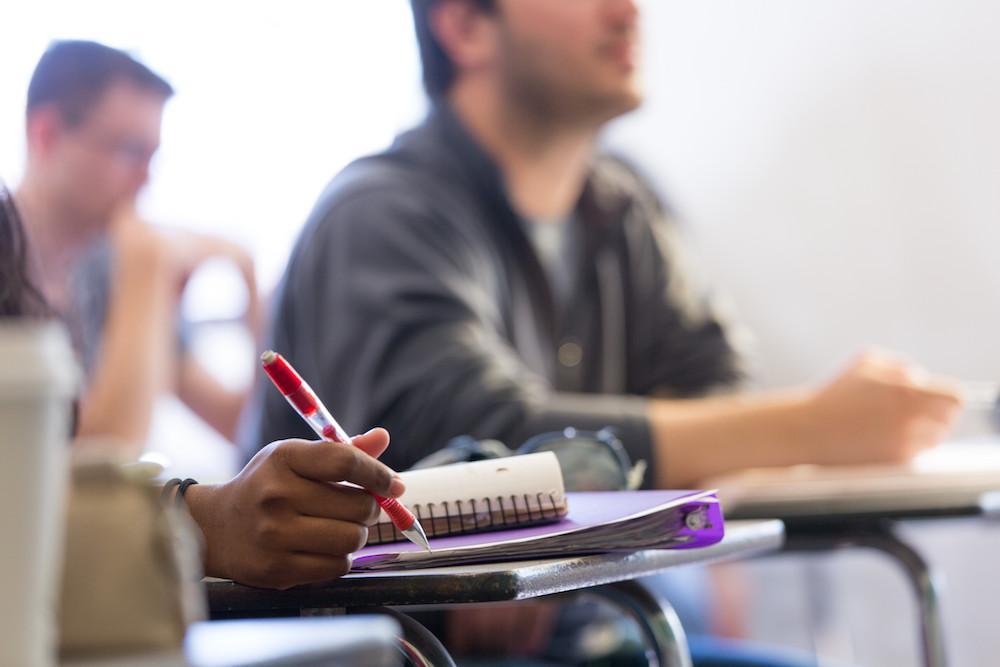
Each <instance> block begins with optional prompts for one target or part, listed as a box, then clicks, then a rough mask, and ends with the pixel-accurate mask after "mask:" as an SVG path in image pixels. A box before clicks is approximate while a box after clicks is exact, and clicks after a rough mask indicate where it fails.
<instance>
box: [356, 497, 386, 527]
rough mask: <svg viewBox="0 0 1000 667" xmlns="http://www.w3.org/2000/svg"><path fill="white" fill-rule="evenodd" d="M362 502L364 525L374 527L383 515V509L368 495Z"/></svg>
mask: <svg viewBox="0 0 1000 667" xmlns="http://www.w3.org/2000/svg"><path fill="white" fill-rule="evenodd" d="M361 500H362V502H363V503H364V512H365V514H364V520H363V521H362V523H364V524H365V525H367V526H372V525H374V524H375V522H376V521H378V517H379V515H380V514H381V513H382V508H381V507H379V506H378V503H377V502H375V499H374V498H373V497H371V496H370V495H368V494H367V493H366V494H365V495H364V496H363V497H362V499H361Z"/></svg>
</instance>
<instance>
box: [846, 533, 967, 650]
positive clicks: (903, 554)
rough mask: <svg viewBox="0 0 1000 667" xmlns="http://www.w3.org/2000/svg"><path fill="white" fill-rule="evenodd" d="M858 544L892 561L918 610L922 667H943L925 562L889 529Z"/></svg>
mask: <svg viewBox="0 0 1000 667" xmlns="http://www.w3.org/2000/svg"><path fill="white" fill-rule="evenodd" d="M859 544H862V545H864V546H867V547H870V548H872V549H878V550H879V551H881V552H883V553H886V554H888V555H889V556H891V557H892V558H895V559H896V562H898V563H899V564H900V565H901V566H902V567H903V571H904V572H905V573H906V577H907V578H908V579H909V580H910V583H912V584H913V590H914V593H916V596H917V606H918V607H919V610H920V639H921V647H922V649H923V659H924V665H925V667H945V666H946V665H947V664H948V660H947V658H946V656H945V649H944V626H943V625H942V623H941V605H940V597H939V596H938V588H939V587H938V586H937V585H936V582H935V576H934V573H933V572H932V571H931V569H930V566H929V565H928V564H927V561H925V560H924V559H923V557H921V555H920V554H919V553H917V552H916V550H914V549H913V547H911V546H910V545H909V544H907V543H906V542H903V541H902V540H901V539H899V537H898V536H897V535H896V534H895V533H893V532H892V531H891V530H888V529H887V530H885V531H883V532H881V534H879V533H874V534H871V535H866V536H865V537H864V538H863V539H862V540H861V541H860V542H859Z"/></svg>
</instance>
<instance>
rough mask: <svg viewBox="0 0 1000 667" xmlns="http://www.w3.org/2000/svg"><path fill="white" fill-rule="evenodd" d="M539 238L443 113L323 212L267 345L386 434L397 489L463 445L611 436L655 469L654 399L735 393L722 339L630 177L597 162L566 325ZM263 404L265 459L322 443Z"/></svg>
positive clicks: (348, 414)
mask: <svg viewBox="0 0 1000 667" xmlns="http://www.w3.org/2000/svg"><path fill="white" fill-rule="evenodd" d="M525 224H528V223H526V222H525V221H524V220H522V219H520V218H519V216H518V215H517V214H516V213H515V212H514V211H513V210H512V208H511V205H510V203H509V201H508V198H507V196H506V194H505V190H504V186H503V182H502V179H501V175H500V173H499V171H498V169H497V167H496V166H495V164H494V163H493V162H492V160H491V159H490V158H489V157H488V156H487V154H486V153H485V152H484V151H483V150H482V149H481V148H480V147H479V146H478V145H477V144H476V143H475V141H474V140H473V139H472V137H471V136H470V135H469V134H468V133H467V132H466V130H465V129H464V128H463V127H462V126H461V124H460V123H459V121H458V119H457V118H456V117H455V115H454V114H453V113H452V112H451V110H450V109H448V108H447V107H445V106H440V107H437V108H435V109H434V110H433V111H432V112H431V114H430V115H429V117H428V119H427V120H426V121H425V122H424V123H423V124H422V125H421V126H419V127H418V128H416V129H414V130H411V131H410V132H408V133H405V134H403V135H401V136H400V137H399V138H398V139H397V140H396V142H395V143H394V144H393V146H392V147H391V148H390V149H389V150H388V151H386V152H384V153H381V154H379V155H375V156H372V157H368V158H364V159H361V160H359V161H357V162H355V163H353V164H351V165H350V166H348V167H347V168H346V169H345V170H344V171H343V172H341V173H340V174H339V175H338V176H337V177H336V178H335V179H334V180H333V182H332V183H331V184H330V185H329V186H328V188H327V189H326V191H325V192H324V193H323V195H322V196H321V198H320V200H319V202H318V204H317V206H316V208H315V209H314V211H313V213H312V215H311V217H310V220H309V222H308V224H307V225H306V227H305V229H304V231H303V233H302V236H301V238H300V239H299V241H298V244H297V246H296V248H295V250H294V252H293V254H292V257H291V261H290V264H289V266H288V269H287V272H286V274H285V277H284V279H283V281H282V284H281V287H280V290H279V294H278V300H277V306H276V310H275V312H274V318H275V319H274V328H273V331H272V340H271V345H273V346H274V348H275V349H276V350H277V351H279V352H281V353H282V354H284V355H286V356H287V357H288V358H289V360H290V361H291V362H292V363H293V364H294V365H295V366H296V367H297V368H298V369H299V371H300V372H301V373H302V375H303V376H304V377H305V379H306V381H307V382H309V383H310V384H311V385H312V386H313V388H314V389H315V390H316V391H317V393H318V394H319V395H320V397H321V398H322V399H323V401H324V402H326V403H327V405H328V407H329V408H330V410H331V412H332V413H333V414H334V415H335V416H336V417H337V418H338V419H339V420H340V421H341V422H342V424H343V426H344V427H345V428H346V429H348V431H349V432H352V433H359V432H362V431H364V430H366V429H368V428H370V427H372V426H376V425H380V426H385V427H386V428H388V429H389V431H390V433H391V434H392V444H391V445H390V447H389V450H388V452H387V453H386V455H385V456H384V457H383V460H384V461H385V462H386V463H388V464H389V465H390V466H393V467H395V468H397V469H405V468H406V467H408V466H409V465H411V464H412V463H413V462H415V461H416V460H418V459H419V458H421V457H423V456H424V455H426V454H428V453H429V452H431V451H433V450H435V449H437V448H439V447H441V446H443V445H444V444H445V443H446V442H447V441H448V440H449V439H450V438H452V437H454V436H457V435H461V434H470V435H473V436H475V437H478V438H495V439H498V440H501V441H504V442H506V443H508V444H510V445H511V446H516V445H518V444H519V443H520V442H521V441H523V440H524V439H526V438H528V437H530V436H532V435H534V434H537V433H540V432H544V431H549V430H560V429H562V428H563V427H565V426H575V427H577V428H580V429H597V428H600V427H603V426H609V425H610V426H613V427H616V428H617V430H618V433H619V435H620V437H621V439H622V441H623V442H624V443H625V445H626V447H627V449H628V450H629V453H630V455H631V456H632V458H633V460H636V459H640V458H641V459H646V460H647V461H648V462H649V463H650V465H652V464H653V461H652V459H653V454H652V452H651V442H650V433H649V426H648V424H647V419H646V400H647V399H646V398H645V397H647V396H650V395H654V394H664V393H666V394H670V395H674V396H693V395H697V394H701V393H704V392H707V391H710V390H712V389H715V388H717V387H718V386H719V385H725V384H729V383H732V382H735V381H736V380H738V378H739V377H740V370H739V365H738V360H737V355H736V354H735V353H734V351H733V347H732V346H731V345H730V343H729V341H728V339H727V336H726V335H725V331H724V329H723V327H722V325H721V324H720V321H719V319H718V318H717V317H716V316H714V315H713V313H712V312H710V309H709V308H708V305H707V302H706V301H705V299H704V298H702V296H701V295H696V294H694V293H693V292H692V291H691V290H690V289H689V288H688V287H686V286H685V284H684V283H685V277H684V276H683V275H682V273H681V270H680V268H679V266H678V264H677V261H676V258H675V257H674V251H675V247H674V246H675V244H674V242H673V241H672V234H673V231H672V230H671V227H670V224H669V223H668V221H667V216H666V215H665V214H664V211H663V209H662V208H661V206H660V204H659V202H658V201H657V199H656V197H655V196H654V195H653V194H652V192H651V191H650V190H649V188H647V187H646V186H645V185H644V184H643V183H642V182H641V181H640V179H639V178H638V177H637V175H636V174H635V173H634V172H632V171H631V170H629V169H628V168H627V167H625V166H624V165H623V164H622V163H620V162H617V161H614V160H611V159H608V158H599V159H597V160H595V163H594V165H593V168H592V170H591V173H590V176H589V179H588V182H587V185H586V188H585V191H584V193H583V195H582V196H581V198H580V202H579V205H578V207H577V210H576V214H575V215H574V218H573V225H574V227H575V234H576V238H578V239H579V242H578V243H577V248H578V252H577V253H576V258H577V266H576V267H575V289H574V290H572V293H571V297H570V298H569V300H568V302H567V303H565V304H561V306H562V307H560V308H556V305H555V304H554V302H553V295H552V291H551V289H550V287H549V283H548V278H547V274H546V273H545V271H544V269H543V267H542V266H541V264H540V262H539V258H538V256H537V254H536V252H535V249H534V246H533V245H532V243H531V240H530V239H529V237H528V236H527V234H526V228H525ZM258 384H259V386H258V387H257V392H256V396H255V403H254V405H253V406H252V409H251V410H249V411H248V414H249V415H251V417H252V419H251V423H250V427H251V428H249V429H247V430H246V434H247V436H248V437H247V438H245V440H246V442H247V443H248V445H249V447H250V450H251V451H256V449H257V448H259V447H260V446H261V445H263V444H266V443H267V442H269V441H271V440H275V439H281V438H287V437H293V436H303V437H305V436H310V435H311V434H310V433H309V431H308V429H307V428H306V427H305V425H304V424H303V423H302V422H301V421H300V420H299V418H298V417H297V416H296V415H295V414H294V413H293V412H292V410H291V408H290V407H289V406H288V405H286V403H285V401H284V400H283V399H282V397H281V396H280V395H279V394H278V393H277V392H276V391H274V389H273V388H271V387H268V386H266V385H265V383H263V382H261V383H258Z"/></svg>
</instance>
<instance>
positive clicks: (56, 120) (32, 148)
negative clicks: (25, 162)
mask: <svg viewBox="0 0 1000 667" xmlns="http://www.w3.org/2000/svg"><path fill="white" fill-rule="evenodd" d="M64 129H65V123H64V122H63V119H62V117H61V116H60V115H59V112H58V111H57V110H56V108H55V107H53V106H43V107H40V108H38V109H34V110H32V111H31V113H29V114H28V118H27V123H26V137H27V143H28V151H29V152H31V153H34V154H37V155H47V154H49V153H51V152H52V149H53V147H54V146H55V144H56V142H57V141H58V140H59V137H60V135H61V134H62V133H63V131H64Z"/></svg>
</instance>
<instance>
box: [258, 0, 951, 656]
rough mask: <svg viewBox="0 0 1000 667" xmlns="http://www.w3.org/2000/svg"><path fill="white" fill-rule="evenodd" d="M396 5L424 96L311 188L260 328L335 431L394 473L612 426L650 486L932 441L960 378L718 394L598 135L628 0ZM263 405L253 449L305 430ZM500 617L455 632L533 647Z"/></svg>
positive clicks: (713, 338)
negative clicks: (388, 137)
mask: <svg viewBox="0 0 1000 667" xmlns="http://www.w3.org/2000/svg"><path fill="white" fill-rule="evenodd" d="M412 6H413V13H414V19H415V25H416V33H417V38H418V41H419V45H420V53H421V58H422V64H423V76H424V84H425V88H426V90H427V93H428V96H429V97H430V99H431V102H432V110H431V112H430V114H429V116H428V118H427V119H426V121H425V122H424V123H423V124H422V125H420V126H419V127H417V128H416V129H414V130H412V131H410V132H408V133H406V134H404V135H402V136H400V137H399V138H398V139H397V140H396V142H395V143H394V144H393V146H392V147H391V148H389V149H388V150H387V151H385V152H384V153H381V154H379V155H376V156H373V157H369V158H366V159H362V160H359V161H357V162H355V163H354V164H352V165H350V166H349V167H347V168H346V169H345V170H344V171H343V172H342V173H341V174H340V175H339V176H337V178H335V179H334V181H333V182H332V183H331V184H330V186H329V187H328V189H327V190H326V191H325V192H324V194H323V195H322V196H321V198H320V201H319V203H318V204H317V206H316V207H315V209H314V211H313V213H312V215H311V217H310V220H309V221H308V223H307V226H306V228H305V230H304V231H303V233H302V236H301V238H300V239H299V242H298V244H297V246H296V249H295V251H294V253H293V255H292V258H291V261H290V265H289V267H288V270H287V272H286V274H285V277H284V280H283V283H282V285H281V287H280V288H279V296H278V302H277V307H276V310H275V314H274V315H275V317H274V330H273V335H272V344H273V346H274V347H275V348H276V349H278V350H281V351H282V352H283V353H284V354H286V355H287V356H288V357H289V359H290V360H292V361H293V363H295V365H296V366H297V367H298V368H299V369H300V370H301V371H302V373H303V375H304V376H305V379H306V380H307V381H308V382H309V383H310V384H311V385H312V386H313V387H314V388H316V389H317V391H318V392H319V394H320V395H321V396H323V397H324V400H326V401H327V402H328V404H329V405H330V407H331V409H333V411H334V412H335V413H336V414H338V415H340V416H341V417H342V418H343V420H344V422H345V424H347V425H348V426H349V427H350V428H353V429H359V428H363V427H364V426H365V425H368V424H385V425H386V426H387V427H388V428H389V429H390V430H392V431H393V432H394V433H396V434H397V436H398V437H399V440H400V443H399V446H397V447H396V448H394V450H393V451H392V452H390V457H389V459H388V461H389V462H390V464H391V465H393V466H396V467H399V468H405V467H407V466H409V465H412V464H413V463H414V462H416V461H417V460H419V459H420V458H422V457H423V456H425V455H427V454H429V453H431V452H433V451H434V450H436V449H438V448H440V447H442V446H443V445H444V444H445V443H446V442H448V441H449V439H451V438H453V437H455V436H458V435H462V434H471V435H473V436H475V437H478V438H495V439H499V440H502V441H504V442H506V443H508V444H510V445H512V446H516V445H518V444H519V443H521V442H522V441H524V440H525V439H526V438H528V437H530V436H533V435H535V434H538V433H541V432H546V431H557V430H560V429H562V428H564V427H566V426H574V427H576V428H578V429H585V430H597V429H599V428H601V427H604V426H613V427H615V429H616V430H617V432H618V434H619V435H620V436H621V439H622V441H623V443H624V444H625V446H626V448H627V449H628V451H629V453H630V454H631V457H632V459H633V460H637V459H644V460H646V461H648V462H649V465H650V471H651V475H649V476H648V478H647V483H648V484H650V485H654V486H658V487H671V488H687V487H691V486H694V485H696V484H697V483H698V481H699V480H701V479H704V478H706V477H708V476H711V475H716V474H720V473H724V472H727V471H732V470H738V469H742V468H747V467H751V466H774V465H789V464H796V463H820V464H851V463H866V462H882V461H902V460H905V459H907V458H909V457H910V456H912V455H913V454H914V453H916V452H917V451H919V450H920V449H922V448H924V447H927V446H930V445H932V444H934V443H935V442H937V441H938V440H939V439H940V438H941V437H942V436H943V435H944V434H945V433H946V432H947V430H948V428H949V427H950V425H951V424H952V422H953V420H954V418H955V416H956V413H957V411H958V409H959V398H958V396H957V394H956V392H955V390H954V389H953V388H952V387H950V386H949V385H948V384H947V383H945V382H943V381H939V380H936V379H932V378H925V377H923V376H922V374H921V373H920V372H919V370H918V369H915V368H913V367H911V366H910V365H908V364H906V363H904V362H902V361H900V360H898V359H895V358H893V357H892V356H889V355H884V354H868V355H864V356H861V357H860V358H859V359H858V360H857V361H856V362H854V363H853V364H851V365H850V366H849V367H847V368H845V369H844V370H843V371H842V372H841V373H840V375H838V376H837V377H835V378H834V379H832V380H830V381H826V382H821V383H818V384H816V385H814V386H809V387H802V388H796V389H791V390H788V391H782V392H776V393H770V394H758V395H739V396H734V395H717V394H718V393H719V392H720V391H722V392H732V391H733V390H734V389H736V388H737V385H738V383H739V381H740V379H741V377H742V372H741V363H740V359H739V355H738V352H737V350H736V349H735V347H734V345H733V343H732V336H731V326H730V325H729V324H728V323H727V322H726V321H725V320H724V319H723V318H722V317H720V315H719V314H718V313H717V312H716V310H715V309H713V306H712V302H711V301H710V299H709V298H708V297H707V295H706V293H704V292H702V291H700V290H699V289H698V288H697V287H696V286H694V285H693V284H692V281H691V276H690V274H689V272H688V271H686V269H685V267H684V264H683V262H682V258H681V254H682V253H681V249H680V248H679V247H678V240H677V237H676V233H675V231H676V230H675V229H674V226H673V223H672V221H671V220H670V219H669V216H668V214H667V212H666V211H665V209H664V207H663V205H662V204H661V202H660V201H659V200H658V198H657V196H656V194H655V193H654V191H653V189H652V188H651V187H650V186H649V185H648V184H647V183H646V182H645V181H643V179H642V178H641V177H640V176H639V175H638V174H637V173H636V172H635V171H634V170H633V169H631V168H629V167H628V165H626V164H625V163H623V162H621V161H620V160H615V159H611V158H609V157H607V156H605V155H602V154H600V152H599V151H598V150H597V138H598V135H599V132H600V130H601V128H602V127H603V126H604V125H605V124H606V123H607V122H608V121H610V120H612V119H613V118H616V117H618V116H620V115H622V114H624V113H627V112H629V111H631V110H633V109H635V108H636V107H637V106H639V104H640V103H641V101H642V89H641V85H640V81H639V76H638V71H639V68H638V64H639V63H638V59H639V44H638V21H639V12H638V8H637V6H636V3H635V2H633V1H632V0H587V1H582V2H559V1H554V0H553V1H539V0H413V2H412ZM710 394H711V395H712V396H708V395H710ZM258 399H259V404H260V405H261V406H262V407H261V409H260V410H259V411H257V410H255V411H254V412H253V414H254V416H255V417H259V424H258V425H257V426H258V428H257V429H256V430H255V431H254V430H251V432H252V433H254V437H253V438H251V439H250V443H251V446H253V444H252V443H258V442H264V441H266V440H268V439H271V438H274V437H279V436H286V435H288V434H305V433H306V431H305V430H304V428H303V427H302V425H301V424H299V423H298V422H297V420H296V417H295V415H294V414H293V413H292V412H291V411H289V410H288V408H287V406H286V405H285V404H284V401H283V400H282V398H281V397H280V396H278V395H276V394H275V393H274V392H268V393H266V394H264V393H261V394H259V395H258V396H257V397H255V402H256V401H258ZM497 613H498V612H497V611H496V610H484V612H483V614H484V615H487V616H488V617H487V618H484V619H483V623H481V624H480V625H479V626H478V627H480V629H482V628H492V630H487V631H485V632H471V631H469V630H470V623H471V619H473V618H474V617H475V616H476V615H475V614H471V613H470V614H466V613H463V614H462V617H463V618H462V619H452V625H454V626H455V627H460V628H461V629H462V631H460V632H451V633H450V634H449V636H450V637H452V639H453V640H454V641H457V642H459V643H460V644H461V646H458V647H455V646H454V643H453V647H454V648H458V649H459V650H458V652H462V650H463V649H467V650H470V651H472V652H475V651H476V650H485V651H490V650H494V651H496V652H498V653H499V654H501V655H502V654H504V653H506V654H508V655H509V654H511V653H518V652H522V651H524V652H527V651H528V649H527V648H526V647H525V646H523V645H524V644H525V643H527V642H529V641H530V640H529V638H530V637H533V636H537V635H538V632H536V630H537V629H538V628H539V627H541V626H542V623H539V622H537V620H538V617H537V616H535V615H532V614H526V613H524V611H523V610H521V611H518V610H516V609H515V610H512V615H511V616H510V617H509V618H508V621H510V622H501V621H500V620H498V619H499V617H498V616H497ZM459 621H461V622H459ZM499 628H514V629H515V631H514V632H502V631H500V630H499ZM517 628H520V630H517ZM529 628H530V629H531V630H532V631H531V632H528V629H529Z"/></svg>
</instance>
